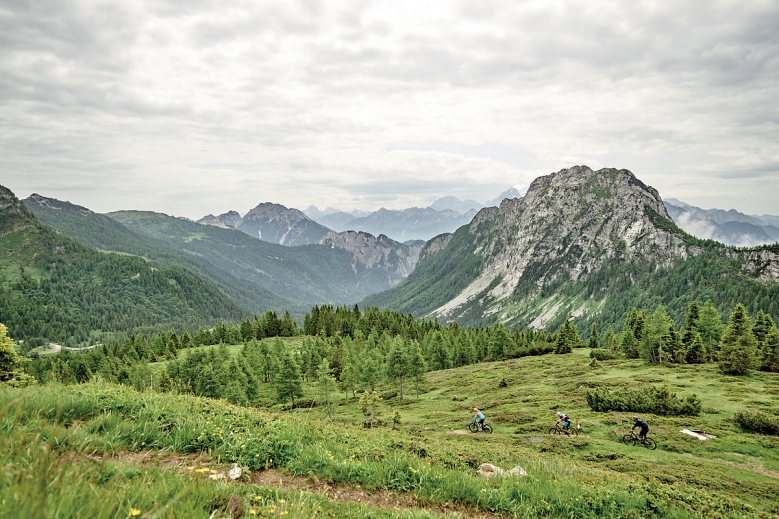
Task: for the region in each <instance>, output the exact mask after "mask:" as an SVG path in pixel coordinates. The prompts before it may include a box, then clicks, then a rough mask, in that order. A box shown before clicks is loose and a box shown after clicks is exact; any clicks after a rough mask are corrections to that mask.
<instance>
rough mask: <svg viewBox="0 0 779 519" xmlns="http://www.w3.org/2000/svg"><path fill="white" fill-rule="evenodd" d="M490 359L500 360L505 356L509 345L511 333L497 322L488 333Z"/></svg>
mask: <svg viewBox="0 0 779 519" xmlns="http://www.w3.org/2000/svg"><path fill="white" fill-rule="evenodd" d="M489 344H490V360H502V359H505V358H507V357H508V356H507V351H508V349H509V348H510V347H511V344H512V340H511V334H510V333H509V331H508V330H507V329H506V327H505V326H503V324H502V323H497V324H495V326H493V328H492V332H491V333H490V343H489Z"/></svg>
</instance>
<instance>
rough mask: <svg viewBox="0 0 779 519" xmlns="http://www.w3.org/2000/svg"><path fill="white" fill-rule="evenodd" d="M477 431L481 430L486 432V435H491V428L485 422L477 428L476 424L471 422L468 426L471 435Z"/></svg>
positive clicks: (477, 424)
mask: <svg viewBox="0 0 779 519" xmlns="http://www.w3.org/2000/svg"><path fill="white" fill-rule="evenodd" d="M479 429H481V430H482V431H483V432H486V433H487V434H492V426H491V425H490V424H488V423H487V422H484V425H483V426H482V427H479V423H478V422H471V423H470V424H468V430H469V431H471V432H472V433H475V432H479Z"/></svg>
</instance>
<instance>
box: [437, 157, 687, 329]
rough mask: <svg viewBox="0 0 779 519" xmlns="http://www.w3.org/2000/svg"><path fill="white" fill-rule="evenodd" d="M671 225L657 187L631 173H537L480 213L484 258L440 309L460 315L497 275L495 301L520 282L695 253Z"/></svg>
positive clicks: (574, 277) (473, 228)
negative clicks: (520, 190) (517, 192)
mask: <svg viewBox="0 0 779 519" xmlns="http://www.w3.org/2000/svg"><path fill="white" fill-rule="evenodd" d="M669 224H671V225H672V223H671V220H670V217H669V216H668V213H667V212H666V210H665V206H664V205H663V202H662V200H661V199H660V195H659V194H658V192H657V190H655V189H654V188H651V187H648V186H646V185H645V184H644V183H643V182H641V181H640V180H638V179H637V178H636V177H635V176H634V175H633V174H632V173H631V172H629V171H627V170H613V169H611V170H600V171H597V172H596V171H593V170H591V169H590V168H588V167H586V166H577V167H573V168H570V169H564V170H561V171H559V172H557V173H553V174H551V175H547V176H544V177H539V178H537V179H536V180H535V181H534V182H533V183H532V184H531V185H530V188H529V189H528V192H527V194H526V195H525V196H524V197H523V198H514V199H507V200H504V201H503V202H502V203H501V205H500V208H497V209H495V208H486V209H482V211H480V212H479V214H477V215H476V217H475V218H474V219H473V221H472V222H471V225H470V229H469V230H470V233H471V234H472V235H474V236H475V237H477V241H479V245H480V246H479V248H478V249H477V251H476V252H478V253H481V254H482V255H483V256H484V257H485V258H486V262H485V264H484V266H483V267H482V271H481V274H480V275H479V276H478V277H477V278H476V279H475V280H474V281H472V282H471V283H470V284H469V285H468V286H467V287H466V288H465V289H464V290H463V291H462V292H460V293H459V294H458V295H457V297H455V298H454V299H452V300H451V301H449V302H447V303H446V304H444V305H442V306H441V307H439V308H438V309H436V310H435V312H434V314H435V315H436V316H438V317H441V318H445V319H446V318H451V317H454V316H456V315H457V310H458V307H460V306H462V305H464V304H465V303H468V302H469V301H471V300H472V299H473V298H474V297H476V296H478V295H480V294H482V292H484V291H485V290H486V289H487V288H488V287H490V285H492V284H494V280H495V279H498V278H499V279H500V282H499V283H498V284H497V285H496V286H493V287H491V288H490V290H489V291H488V296H489V297H490V298H491V299H493V300H500V299H503V298H505V297H508V296H510V295H511V294H512V293H513V292H514V289H515V288H516V287H517V285H518V283H519V282H520V280H523V281H525V282H527V281H530V282H532V283H534V284H536V285H537V286H538V287H541V286H542V285H545V284H546V285H548V284H550V283H554V282H556V281H561V282H564V281H569V280H570V281H578V280H581V279H583V278H585V277H586V276H587V275H588V274H590V273H592V272H595V271H597V270H598V269H599V267H600V266H601V265H602V264H603V263H604V262H606V261H608V260H610V259H615V258H617V259H623V260H625V261H630V260H631V259H634V258H646V257H652V258H654V260H655V261H656V262H657V263H658V264H659V265H661V266H668V265H670V264H671V263H672V262H673V261H674V260H675V259H677V258H685V257H687V256H688V254H690V251H688V249H687V247H686V245H685V243H684V241H683V240H682V239H681V238H680V237H679V236H677V235H676V234H675V233H674V232H673V231H672V229H669Z"/></svg>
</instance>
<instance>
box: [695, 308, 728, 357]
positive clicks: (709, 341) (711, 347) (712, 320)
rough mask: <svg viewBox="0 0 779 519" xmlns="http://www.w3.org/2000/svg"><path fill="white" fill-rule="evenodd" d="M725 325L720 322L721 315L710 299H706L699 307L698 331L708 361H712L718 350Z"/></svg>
mask: <svg viewBox="0 0 779 519" xmlns="http://www.w3.org/2000/svg"><path fill="white" fill-rule="evenodd" d="M724 328H725V325H724V324H722V317H721V316H720V314H719V311H717V308H716V307H715V306H714V304H713V303H712V302H711V301H706V303H704V305H703V308H702V309H701V314H700V318H699V319H698V331H699V332H700V334H701V339H703V345H704V346H705V347H706V354H707V355H708V357H709V362H714V361H715V360H716V358H717V351H718V350H719V342H720V338H721V337H722V330H723V329H724Z"/></svg>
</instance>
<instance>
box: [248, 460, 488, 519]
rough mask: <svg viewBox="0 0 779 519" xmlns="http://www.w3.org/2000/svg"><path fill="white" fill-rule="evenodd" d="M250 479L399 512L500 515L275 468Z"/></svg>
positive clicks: (467, 515) (464, 515)
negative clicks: (293, 474)
mask: <svg viewBox="0 0 779 519" xmlns="http://www.w3.org/2000/svg"><path fill="white" fill-rule="evenodd" d="M251 482H252V483H254V484H255V485H262V486H265V487H277V488H282V489H284V490H297V491H306V492H315V493H318V494H324V495H325V496H327V497H328V498H330V499H336V500H339V501H348V502H353V503H362V504H366V505H369V506H375V507H376V508H383V509H385V510H394V511H398V512H401V511H404V510H425V511H428V512H433V513H437V514H444V515H447V516H449V517H469V518H479V519H481V518H485V519H487V518H490V519H491V518H495V517H497V516H495V515H493V514H490V513H487V512H481V511H479V510H474V509H472V508H466V507H463V506H459V505H442V504H438V503H429V502H422V501H420V500H418V499H417V498H416V497H415V496H414V495H413V494H406V493H398V492H390V491H388V490H377V491H367V490H365V489H363V488H360V487H350V486H347V485H338V484H331V483H327V482H324V481H319V480H318V479H316V478H306V477H299V476H290V475H287V474H284V473H283V472H281V471H278V470H274V469H269V470H264V471H262V472H254V473H252V475H251Z"/></svg>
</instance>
